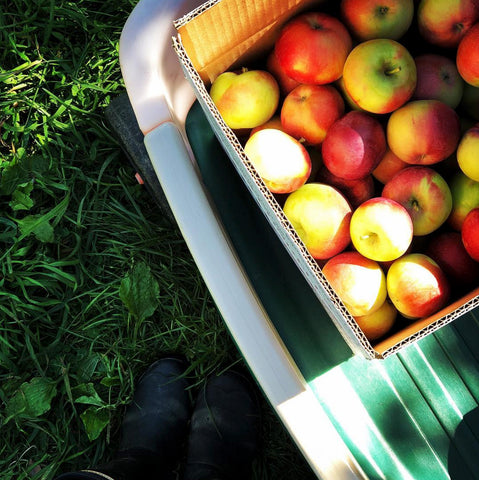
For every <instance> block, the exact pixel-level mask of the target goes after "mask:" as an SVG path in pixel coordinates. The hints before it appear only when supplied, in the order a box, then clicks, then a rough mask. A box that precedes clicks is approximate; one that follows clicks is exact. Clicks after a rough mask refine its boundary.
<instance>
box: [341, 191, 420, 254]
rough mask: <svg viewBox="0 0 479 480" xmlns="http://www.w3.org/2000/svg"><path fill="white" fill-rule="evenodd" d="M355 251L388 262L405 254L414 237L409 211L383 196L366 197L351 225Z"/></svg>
mask: <svg viewBox="0 0 479 480" xmlns="http://www.w3.org/2000/svg"><path fill="white" fill-rule="evenodd" d="M350 235H351V241H352V243H353V245H354V247H355V248H356V250H357V251H358V252H359V253H361V255H364V256H365V257H367V258H370V259H371V260H375V261H377V262H389V261H391V260H395V259H396V258H398V257H400V256H401V255H403V254H404V253H405V252H406V251H407V249H408V248H409V246H410V244H411V241H412V238H413V224H412V220H411V217H410V216H409V213H408V212H407V210H406V209H405V208H404V207H403V206H402V205H401V204H400V203H398V202H396V201H394V200H391V199H389V198H384V197H374V198H371V199H369V200H366V201H365V202H364V203H362V204H361V205H360V206H359V207H358V208H356V210H355V211H354V213H353V215H352V217H351V224H350Z"/></svg>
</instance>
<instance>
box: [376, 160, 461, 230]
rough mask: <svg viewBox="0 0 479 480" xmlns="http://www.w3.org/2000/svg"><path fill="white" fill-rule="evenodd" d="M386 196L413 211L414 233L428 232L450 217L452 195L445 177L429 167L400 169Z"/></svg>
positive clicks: (389, 183) (386, 187) (410, 212)
mask: <svg viewBox="0 0 479 480" xmlns="http://www.w3.org/2000/svg"><path fill="white" fill-rule="evenodd" d="M382 196H383V197H386V198H390V199H392V200H395V201H396V202H398V203H400V204H401V205H402V206H403V207H404V208H405V209H406V210H407V211H408V213H409V215H410V216H411V219H412V223H413V226H414V235H428V234H429V233H432V232H433V231H435V230H437V229H438V228H439V227H440V226H441V225H442V224H443V223H444V222H445V221H446V220H447V218H448V217H449V214H450V213H451V209H452V195H451V190H450V189H449V186H448V184H447V182H446V180H444V178H443V177H442V176H441V175H439V173H437V172H436V171H435V170H433V169H432V168H429V167H420V166H413V167H407V168H405V169H403V170H401V171H400V172H398V173H397V174H396V175H395V176H394V177H393V178H392V179H391V180H389V182H387V183H386V185H384V188H383V192H382Z"/></svg>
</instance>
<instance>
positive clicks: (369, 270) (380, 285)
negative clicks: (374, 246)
mask: <svg viewBox="0 0 479 480" xmlns="http://www.w3.org/2000/svg"><path fill="white" fill-rule="evenodd" d="M322 271H323V274H324V276H325V277H326V279H327V280H328V282H329V283H330V284H331V286H332V287H333V290H334V291H335V292H336V294H337V295H338V297H339V298H340V299H341V301H342V302H343V303H344V305H345V306H346V308H347V309H348V311H349V313H350V314H351V315H352V316H358V315H359V316H360V315H367V314H369V313H372V312H374V311H376V310H377V309H378V308H380V307H381V305H382V304H383V303H384V301H385V300H386V295H387V292H386V277H385V275H384V272H383V270H382V269H381V267H380V266H379V264H378V263H377V262H375V261H373V260H370V259H368V258H366V257H363V256H362V255H361V254H359V253H358V252H343V253H340V254H339V255H336V256H334V257H333V258H331V259H330V260H328V261H327V262H326V264H325V265H324V267H323V269H322Z"/></svg>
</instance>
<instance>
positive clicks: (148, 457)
mask: <svg viewBox="0 0 479 480" xmlns="http://www.w3.org/2000/svg"><path fill="white" fill-rule="evenodd" d="M187 367H188V365H187V363H186V361H185V360H184V359H183V358H180V357H176V356H171V357H166V358H162V359H161V360H158V361H157V362H155V363H154V364H153V365H151V366H150V367H149V368H148V370H147V371H146V372H145V373H144V374H143V376H142V377H141V378H140V380H139V382H138V385H137V387H136V389H135V393H134V395H133V401H132V403H131V405H130V406H129V407H128V409H127V411H126V414H125V417H124V419H123V423H122V427H121V440H120V447H119V451H118V454H117V455H116V457H115V458H114V459H113V460H112V461H111V462H109V463H105V464H102V465H99V466H95V467H91V468H90V469H87V470H85V471H82V472H74V473H69V474H64V475H62V476H60V477H59V478H58V479H57V480H70V479H72V480H76V479H92V480H97V479H100V478H101V479H105V478H111V479H112V480H138V479H142V478H145V479H150V478H151V479H155V480H164V479H169V478H172V472H173V470H174V469H175V467H176V466H177V463H178V461H179V460H180V458H181V456H182V453H183V446H184V444H185V442H186V438H187V433H188V423H189V419H190V414H191V402H190V398H189V392H188V387H189V381H188V379H187V378H186V377H185V375H184V374H185V372H186V369H187Z"/></svg>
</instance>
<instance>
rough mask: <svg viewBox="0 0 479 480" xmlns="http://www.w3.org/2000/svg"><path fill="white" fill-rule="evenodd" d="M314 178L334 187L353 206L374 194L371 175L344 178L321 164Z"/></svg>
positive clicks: (357, 205)
mask: <svg viewBox="0 0 479 480" xmlns="http://www.w3.org/2000/svg"><path fill="white" fill-rule="evenodd" d="M316 179H317V181H318V182H321V183H327V184H328V185H331V186H333V187H336V188H337V189H338V190H339V191H341V192H342V193H343V195H344V196H345V197H346V198H347V199H348V200H349V203H350V204H351V206H352V207H353V208H356V207H359V205H361V203H363V202H365V201H366V200H369V199H370V198H372V197H373V195H374V180H373V177H372V176H371V175H367V176H366V177H363V178H358V179H356V180H346V179H345V178H341V177H338V176H337V175H334V174H333V173H331V172H330V171H329V170H328V169H327V168H325V167H324V166H323V167H322V168H320V169H319V171H318V173H317V175H316Z"/></svg>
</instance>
